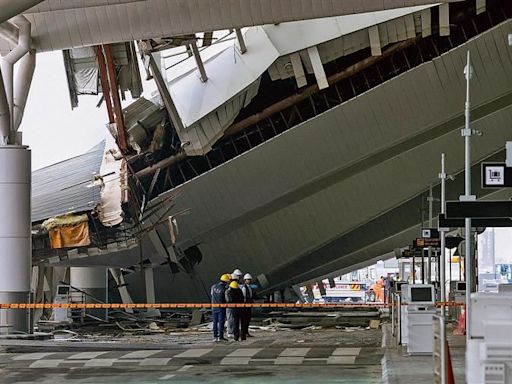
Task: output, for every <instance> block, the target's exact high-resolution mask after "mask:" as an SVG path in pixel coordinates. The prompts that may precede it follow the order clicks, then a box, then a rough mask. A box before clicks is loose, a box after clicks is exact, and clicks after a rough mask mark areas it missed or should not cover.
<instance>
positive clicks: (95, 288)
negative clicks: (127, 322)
mask: <svg viewBox="0 0 512 384" xmlns="http://www.w3.org/2000/svg"><path fill="white" fill-rule="evenodd" d="M107 277H108V275H107V269H106V268H104V267H71V268H70V269H69V284H70V285H71V286H72V287H75V288H78V289H80V290H81V291H84V292H85V293H87V294H88V295H90V296H85V302H86V303H97V302H98V301H102V302H106V301H107ZM71 292H73V290H71ZM91 296H92V297H91ZM94 299H96V300H94ZM85 312H86V314H89V315H92V316H95V317H99V318H102V319H106V318H107V313H108V310H107V309H87V310H86V311H85Z"/></svg>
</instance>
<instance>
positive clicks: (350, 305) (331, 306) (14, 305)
mask: <svg viewBox="0 0 512 384" xmlns="http://www.w3.org/2000/svg"><path fill="white" fill-rule="evenodd" d="M402 305H407V304H402ZM436 306H437V307H442V306H444V307H463V306H464V303H456V302H453V301H451V302H444V303H441V302H438V303H436ZM389 307H392V304H384V303H252V304H234V303H230V304H211V303H183V304H182V303H157V304H152V303H132V304H120V303H108V304H101V303H80V304H78V303H29V304H27V303H3V304H0V309H54V308H69V309H124V308H132V309H185V308H304V309H308V308H327V309H336V308H389Z"/></svg>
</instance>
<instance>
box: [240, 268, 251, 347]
mask: <svg viewBox="0 0 512 384" xmlns="http://www.w3.org/2000/svg"><path fill="white" fill-rule="evenodd" d="M251 285H252V276H251V274H250V273H246V274H245V276H244V284H243V285H242V286H241V289H242V293H243V294H244V303H248V304H251V303H254V292H253V290H252V287H251ZM241 310H242V311H241V312H242V313H241V318H240V323H241V333H242V335H241V336H242V340H245V338H246V337H252V335H250V334H249V325H250V324H251V316H252V308H241Z"/></svg>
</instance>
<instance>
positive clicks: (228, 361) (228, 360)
mask: <svg viewBox="0 0 512 384" xmlns="http://www.w3.org/2000/svg"><path fill="white" fill-rule="evenodd" d="M250 361H251V358H250V357H225V358H223V359H222V360H221V361H220V365H248V364H249V362H250Z"/></svg>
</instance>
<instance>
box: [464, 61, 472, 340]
mask: <svg viewBox="0 0 512 384" xmlns="http://www.w3.org/2000/svg"><path fill="white" fill-rule="evenodd" d="M470 80H471V57H470V53H469V51H468V54H467V66H466V108H465V120H466V125H465V128H464V129H463V130H462V136H464V147H465V171H464V173H465V195H464V197H463V200H466V201H468V200H472V196H471V142H470V139H471V128H470V118H471V115H470V103H469V83H470ZM465 220H466V228H465V235H464V237H465V242H466V243H465V249H466V252H465V256H464V269H465V275H466V338H467V339H468V340H469V339H470V335H471V332H470V329H469V328H470V321H469V317H470V314H471V287H472V278H471V275H472V274H471V269H472V268H473V263H472V260H471V218H466V219H465Z"/></svg>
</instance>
